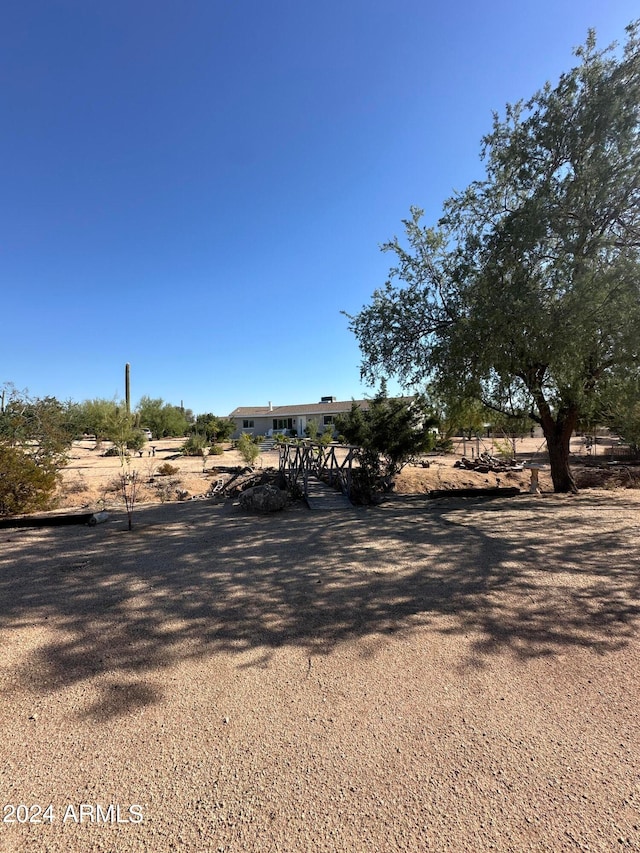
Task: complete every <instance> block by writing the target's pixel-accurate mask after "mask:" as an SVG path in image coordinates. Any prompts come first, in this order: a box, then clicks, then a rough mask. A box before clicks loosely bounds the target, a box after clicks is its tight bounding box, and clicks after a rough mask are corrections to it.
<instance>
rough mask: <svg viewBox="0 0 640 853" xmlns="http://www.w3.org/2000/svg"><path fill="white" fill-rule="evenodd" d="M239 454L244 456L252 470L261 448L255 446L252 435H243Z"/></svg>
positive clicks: (239, 444) (239, 440)
mask: <svg viewBox="0 0 640 853" xmlns="http://www.w3.org/2000/svg"><path fill="white" fill-rule="evenodd" d="M238 452H239V453H240V456H242V458H243V460H244V462H245V464H246V465H248V466H249V467H250V468H253V466H254V465H255V462H256V459H257V458H258V456H259V455H260V448H259V447H258V445H257V444H254V442H253V439H252V437H251V436H250V435H247V434H246V433H243V434H242V435H241V436H240V438H239V439H238Z"/></svg>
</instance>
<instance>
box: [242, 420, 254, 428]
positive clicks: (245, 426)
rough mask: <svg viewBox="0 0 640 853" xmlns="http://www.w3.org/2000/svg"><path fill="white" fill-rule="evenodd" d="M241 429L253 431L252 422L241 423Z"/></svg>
mask: <svg viewBox="0 0 640 853" xmlns="http://www.w3.org/2000/svg"><path fill="white" fill-rule="evenodd" d="M242 429H253V421H247V420H244V421H242Z"/></svg>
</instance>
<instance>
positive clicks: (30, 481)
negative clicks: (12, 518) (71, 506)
mask: <svg viewBox="0 0 640 853" xmlns="http://www.w3.org/2000/svg"><path fill="white" fill-rule="evenodd" d="M57 482H58V477H57V473H56V470H55V467H54V466H53V465H50V466H49V465H48V466H43V465H38V464H37V463H36V462H35V461H34V459H33V458H32V457H31V456H29V455H28V454H27V453H25V452H24V451H23V450H21V449H20V448H19V447H9V446H7V445H0V515H15V514H16V513H22V512H34V511H36V510H39V509H47V508H48V507H49V506H50V504H51V500H52V497H53V493H54V491H55V488H56V485H57Z"/></svg>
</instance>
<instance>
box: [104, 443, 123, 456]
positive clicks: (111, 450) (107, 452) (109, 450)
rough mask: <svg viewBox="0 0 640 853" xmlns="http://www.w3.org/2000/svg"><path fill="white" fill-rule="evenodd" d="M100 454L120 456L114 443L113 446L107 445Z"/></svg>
mask: <svg viewBox="0 0 640 853" xmlns="http://www.w3.org/2000/svg"><path fill="white" fill-rule="evenodd" d="M102 455H103V456H120V451H119V450H118V448H117V447H116V446H115V445H114V446H113V447H108V448H107V449H106V450H105V452H104V453H103V454H102Z"/></svg>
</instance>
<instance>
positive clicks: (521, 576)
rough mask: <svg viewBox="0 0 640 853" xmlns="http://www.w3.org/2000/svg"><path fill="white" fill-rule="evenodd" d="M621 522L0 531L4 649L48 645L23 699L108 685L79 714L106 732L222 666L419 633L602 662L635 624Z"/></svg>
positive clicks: (292, 523) (261, 522)
mask: <svg viewBox="0 0 640 853" xmlns="http://www.w3.org/2000/svg"><path fill="white" fill-rule="evenodd" d="M611 506H612V503H611V502H607V501H605V500H603V499H593V500H591V499H590V498H589V497H580V498H577V499H573V500H572V499H566V500H562V501H558V500H555V499H548V500H547V499H545V500H540V499H536V498H533V497H530V496H523V497H521V498H518V499H516V500H515V501H509V502H508V503H502V502H495V501H494V502H487V501H479V500H467V501H463V500H460V499H457V500H455V501H426V500H425V499H424V498H417V497H414V498H407V499H403V498H397V499H392V500H389V501H387V502H386V503H385V505H384V506H382V507H380V508H378V509H371V510H364V509H355V508H354V509H353V510H346V511H345V512H336V513H333V514H331V515H328V514H327V515H325V516H319V515H315V514H313V513H310V512H308V511H306V510H304V509H301V508H300V509H299V508H293V509H291V510H289V511H286V512H284V513H281V514H278V515H275V516H271V517H261V516H258V517H256V516H249V515H245V514H242V513H241V512H240V511H239V510H238V509H237V508H234V507H231V506H229V505H212V504H210V503H201V504H195V503H191V504H185V505H182V504H170V505H165V506H162V507H154V508H146V509H145V508H139V509H138V510H137V511H136V516H135V522H136V527H135V528H134V530H133V531H132V532H130V533H129V532H127V531H126V530H125V520H124V517H122V518H118V519H116V520H115V521H112V522H110V523H107V524H104V525H99V526H98V527H95V528H93V529H89V528H61V529H50V530H46V531H33V530H19V531H3V532H2V534H0V608H1V610H0V613H1V625H2V630H3V633H4V639H5V642H10V640H11V632H12V631H13V630H15V629H19V628H21V627H25V626H34V625H37V626H43V625H46V626H47V628H48V631H47V636H48V637H52V636H53V637H54V639H53V640H51V639H50V640H48V641H47V642H45V643H44V644H43V645H42V646H41V647H40V648H39V649H38V650H37V653H36V654H35V656H34V654H33V653H32V654H30V655H29V656H28V659H24V660H23V661H22V662H21V664H20V665H19V670H18V677H19V683H20V684H21V685H22V686H23V687H24V688H26V689H30V690H34V691H38V692H42V691H45V692H46V691H49V690H50V691H54V690H57V689H62V688H65V687H67V686H70V685H73V684H76V683H79V682H83V681H86V680H89V679H93V678H94V677H96V676H102V678H101V679H100V680H99V683H98V685H97V686H98V688H99V689H100V690H101V691H102V694H101V696H100V699H99V700H98V701H97V702H96V703H95V705H94V706H92V707H91V708H89V709H88V710H86V711H85V715H89V716H90V717H92V718H95V719H108V718H110V717H113V716H118V715H121V714H126V713H129V712H131V711H132V710H135V709H136V708H140V707H142V706H144V705H148V704H152V703H154V702H158V701H160V700H161V698H162V697H161V694H160V693H159V692H158V690H157V689H156V688H154V687H151V686H149V685H148V684H145V677H148V676H149V674H151V673H154V672H157V671H159V670H161V669H162V668H165V667H167V666H170V665H172V664H173V663H175V662H177V661H181V660H185V659H187V658H200V657H203V656H208V655H212V654H215V653H216V652H226V653H238V652H242V651H245V650H247V649H256V650H261V651H262V653H263V654H262V656H261V658H262V660H263V661H264V660H268V656H269V655H270V654H271V652H272V651H273V650H274V649H277V648H278V647H281V646H284V645H297V646H300V647H302V648H304V649H305V654H308V655H314V654H315V655H318V654H328V653H330V652H331V650H332V649H333V648H334V647H335V646H336V644H339V643H341V642H343V641H346V640H350V639H354V638H360V637H365V636H368V635H374V634H375V635H380V634H385V633H386V634H401V635H402V636H405V637H410V636H411V634H412V632H415V631H417V630H425V629H426V630H432V631H436V632H446V633H460V634H461V635H468V636H470V637H471V639H472V641H473V660H472V661H471V662H470V663H471V664H472V665H478V666H481V665H482V663H483V661H484V660H486V658H487V656H490V655H494V654H498V653H503V652H509V653H512V654H514V655H516V656H518V657H520V658H522V659H527V658H530V657H534V656H539V655H549V654H554V653H557V652H558V651H560V650H561V649H563V648H566V647H571V646H582V647H588V648H591V649H593V650H595V651H597V652H600V653H603V654H604V653H607V652H611V651H615V650H616V649H619V648H621V647H622V646H623V645H625V644H626V642H627V641H628V639H629V637H630V636H631V635H632V633H634V631H635V628H636V624H637V621H638V617H639V616H640V603H639V598H640V555H639V550H638V548H637V538H638V533H637V524H636V525H635V529H634V526H633V525H632V523H631V521H629V520H628V519H629V518H630V517H631V516H632V512H633V510H632V509H630V510H629V511H628V512H625V513H623V515H622V516H618V519H619V518H622V519H623V520H622V521H620V520H616V515H615V513H614V512H612V511H611ZM616 506H623V507H624V501H623V500H621V499H618V500H617V502H616ZM630 506H631V505H630ZM634 506H635V508H636V509H637V504H635V505H634ZM624 518H627V521H624ZM102 682H108V683H107V685H106V686H104V684H103V683H102Z"/></svg>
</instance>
